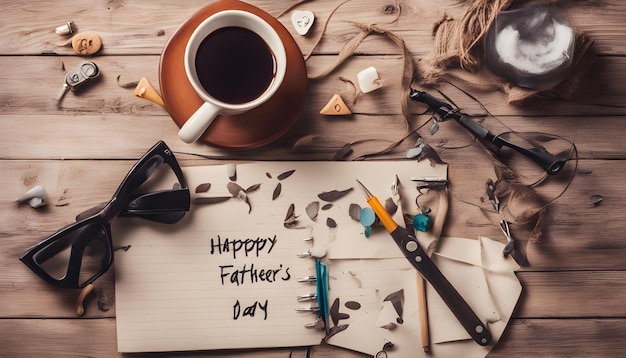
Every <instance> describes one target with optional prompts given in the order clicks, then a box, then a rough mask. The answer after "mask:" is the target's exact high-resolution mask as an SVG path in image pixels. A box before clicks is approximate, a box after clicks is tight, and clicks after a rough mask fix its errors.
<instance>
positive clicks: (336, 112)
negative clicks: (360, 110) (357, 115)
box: [320, 94, 352, 116]
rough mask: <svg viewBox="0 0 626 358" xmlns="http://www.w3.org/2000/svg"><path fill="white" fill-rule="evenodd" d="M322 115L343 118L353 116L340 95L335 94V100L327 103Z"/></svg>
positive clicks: (321, 112) (332, 99)
mask: <svg viewBox="0 0 626 358" xmlns="http://www.w3.org/2000/svg"><path fill="white" fill-rule="evenodd" d="M320 114H325V115H327V116H341V115H347V114H352V112H351V111H350V108H348V106H347V105H346V103H345V102H344V101H343V99H342V98H341V96H340V95H338V94H335V95H333V98H331V99H330V101H328V103H326V105H325V106H324V108H322V110H321V111H320Z"/></svg>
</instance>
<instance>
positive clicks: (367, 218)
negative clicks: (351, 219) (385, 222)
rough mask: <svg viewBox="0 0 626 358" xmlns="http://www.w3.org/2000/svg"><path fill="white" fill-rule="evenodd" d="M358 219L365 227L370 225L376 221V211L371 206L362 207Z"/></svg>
mask: <svg viewBox="0 0 626 358" xmlns="http://www.w3.org/2000/svg"><path fill="white" fill-rule="evenodd" d="M359 221H360V222H361V225H363V226H365V227H367V226H372V225H374V222H375V221H376V213H374V210H372V209H371V208H363V209H361V212H360V213H359Z"/></svg>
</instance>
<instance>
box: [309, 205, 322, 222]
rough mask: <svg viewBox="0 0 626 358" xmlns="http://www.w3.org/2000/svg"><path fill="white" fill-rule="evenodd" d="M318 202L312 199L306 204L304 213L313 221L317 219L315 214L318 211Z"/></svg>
mask: <svg viewBox="0 0 626 358" xmlns="http://www.w3.org/2000/svg"><path fill="white" fill-rule="evenodd" d="M319 209H320V202H319V201H313V202H311V203H309V205H307V206H306V214H307V215H308V216H309V218H311V220H313V221H315V219H317V214H318V213H319Z"/></svg>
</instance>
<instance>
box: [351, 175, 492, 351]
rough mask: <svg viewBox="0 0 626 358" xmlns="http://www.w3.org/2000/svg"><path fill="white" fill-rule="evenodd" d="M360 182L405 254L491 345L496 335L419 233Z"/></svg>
mask: <svg viewBox="0 0 626 358" xmlns="http://www.w3.org/2000/svg"><path fill="white" fill-rule="evenodd" d="M357 183H358V184H359V187H360V188H361V190H362V191H363V194H364V195H365V198H366V199H367V203H368V204H369V206H370V207H371V208H372V210H374V212H375V213H376V215H377V216H378V219H379V220H380V222H381V223H382V224H383V226H384V227H385V230H387V232H389V234H390V235H391V237H392V238H393V240H394V241H395V242H396V244H397V245H398V247H400V250H402V253H403V254H404V256H405V257H406V258H407V260H409V262H410V263H411V265H412V266H413V267H415V268H416V269H417V271H419V272H420V274H422V276H423V277H424V278H425V279H426V280H427V281H428V282H430V284H431V285H432V286H433V288H434V289H435V291H437V293H439V295H440V296H441V298H442V299H443V301H444V302H445V303H446V305H447V306H448V308H450V311H452V313H453V314H454V316H455V317H456V318H457V319H458V320H459V322H460V323H461V325H462V326H463V328H464V329H465V330H466V331H467V333H469V335H470V336H471V337H472V339H473V340H474V341H475V342H476V343H478V344H479V345H481V346H486V345H488V344H490V343H491V339H492V338H491V333H490V332H489V329H488V328H487V326H486V325H485V324H484V323H483V322H482V321H481V320H480V318H478V316H477V315H476V313H474V311H473V310H472V308H471V307H470V306H469V305H468V304H467V302H466V301H465V299H463V297H462V296H461V295H460V294H459V292H458V291H457V290H456V289H455V288H454V286H452V284H451V283H450V281H448V279H447V278H446V277H445V276H444V275H443V274H442V273H441V271H439V268H437V266H436V265H435V263H434V262H433V261H432V260H431V259H430V257H429V256H428V255H427V254H426V252H425V251H424V250H423V249H422V248H421V246H420V244H419V243H418V241H417V239H416V238H415V236H414V235H411V234H410V233H409V232H408V231H407V230H406V229H405V228H403V227H401V226H400V225H398V224H397V223H396V222H395V220H394V219H393V218H392V217H391V215H390V214H389V213H388V212H387V210H386V209H385V207H384V206H383V205H382V204H381V203H380V201H379V200H378V198H377V197H375V196H374V195H372V193H371V192H370V191H369V190H368V189H367V188H366V187H365V186H364V185H363V183H361V182H360V181H358V180H357Z"/></svg>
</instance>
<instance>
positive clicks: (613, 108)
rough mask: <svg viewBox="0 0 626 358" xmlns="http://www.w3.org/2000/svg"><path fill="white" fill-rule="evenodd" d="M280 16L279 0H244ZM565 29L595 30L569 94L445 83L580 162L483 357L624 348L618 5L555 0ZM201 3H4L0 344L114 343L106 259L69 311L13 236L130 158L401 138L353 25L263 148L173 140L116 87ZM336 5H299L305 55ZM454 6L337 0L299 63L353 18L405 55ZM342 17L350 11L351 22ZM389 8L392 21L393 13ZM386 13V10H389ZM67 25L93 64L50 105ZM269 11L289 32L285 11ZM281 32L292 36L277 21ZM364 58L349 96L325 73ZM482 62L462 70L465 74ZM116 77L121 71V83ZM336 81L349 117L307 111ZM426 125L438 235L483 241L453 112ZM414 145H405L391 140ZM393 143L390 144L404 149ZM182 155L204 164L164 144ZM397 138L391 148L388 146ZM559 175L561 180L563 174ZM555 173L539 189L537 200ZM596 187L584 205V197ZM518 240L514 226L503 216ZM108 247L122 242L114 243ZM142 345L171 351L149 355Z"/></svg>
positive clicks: (26, 240)
mask: <svg viewBox="0 0 626 358" xmlns="http://www.w3.org/2000/svg"><path fill="white" fill-rule="evenodd" d="M250 2H251V3H252V4H255V5H257V6H259V7H261V8H263V9H265V10H266V11H268V12H270V13H271V14H274V15H276V14H279V13H280V12H281V11H282V10H284V9H286V8H287V7H288V6H289V5H290V4H291V1H270V0H253V1H250ZM555 2H556V3H558V4H560V5H561V6H562V7H563V8H564V9H565V10H566V11H567V13H568V16H569V18H570V21H571V22H572V24H573V25H574V26H575V27H576V28H577V29H578V30H580V31H583V32H585V33H586V34H587V35H589V36H590V37H591V38H592V39H593V40H594V44H593V51H594V53H595V62H594V65H593V67H592V68H591V70H590V71H588V72H587V73H585V74H584V75H583V77H582V79H581V82H580V83H581V85H580V86H579V87H578V88H577V91H576V92H575V93H574V94H573V95H572V96H571V97H569V98H567V99H566V100H561V101H560V100H548V99H542V100H532V101H529V102H528V103H526V104H525V105H524V106H512V105H508V104H506V102H505V99H506V98H505V95H504V93H502V92H500V91H493V90H491V91H478V90H476V89H475V87H473V86H471V85H470V84H468V83H460V84H461V85H462V86H463V88H464V89H465V90H467V91H469V92H471V93H472V94H473V95H474V96H475V97H476V98H477V99H478V100H480V102H481V103H483V104H484V105H485V106H486V107H487V108H488V109H489V111H490V112H491V113H492V114H494V115H495V116H496V117H497V118H498V119H499V120H500V121H501V123H495V122H493V123H495V124H498V125H502V124H505V125H506V126H508V127H509V128H511V129H513V130H517V131H526V130H532V131H544V132H547V133H556V134H559V135H561V136H562V137H564V138H568V139H570V140H572V141H574V142H575V143H576V146H577V149H578V154H579V158H580V161H579V163H578V167H577V170H576V175H575V177H574V178H573V180H572V182H571V185H570V186H569V188H568V190H567V191H566V192H565V193H564V195H563V196H561V197H560V198H559V199H558V200H556V201H555V202H554V203H553V205H552V206H551V207H550V212H549V215H548V225H547V228H546V230H545V232H544V238H543V240H542V242H540V243H529V244H528V245H527V247H526V249H527V252H528V257H529V260H530V261H531V266H530V267H528V268H525V269H522V270H520V272H519V273H518V276H519V279H520V281H521V282H522V285H523V287H524V292H523V294H522V298H521V300H520V303H519V305H518V308H517V309H516V311H515V314H514V319H513V320H512V322H511V324H510V327H508V329H507V332H506V334H505V336H504V337H503V339H502V340H501V341H500V342H499V343H498V345H497V346H496V347H495V348H494V350H493V351H492V353H491V354H490V356H492V357H528V356H559V357H561V356H584V357H588V356H593V357H614V356H622V355H623V352H625V351H626V343H624V342H626V336H625V335H624V329H623V328H624V327H625V326H626V322H625V321H624V310H623V302H622V299H621V298H622V297H624V296H625V295H626V271H624V268H625V267H626V243H625V241H624V239H625V237H624V232H625V229H626V216H625V215H624V202H625V201H626V185H624V184H623V178H624V176H626V162H625V161H624V159H626V142H625V141H624V140H623V137H624V136H625V135H626V129H625V127H624V121H625V120H626V118H625V117H626V106H625V105H624V103H626V95H625V94H626V57H625V56H624V55H626V42H624V41H623V35H624V32H625V30H626V25H625V24H624V20H623V19H624V18H625V16H626V3H624V2H623V1H619V0H602V1H585V2H581V1H555ZM207 3H208V2H205V1H192V0H187V1H174V2H172V1H169V2H165V1H156V2H155V1H130V0H129V1H120V0H116V1H105V0H98V1H88V2H85V1H76V0H71V1H63V2H55V3H52V4H51V3H49V2H39V1H30V2H23V1H9V0H5V1H2V15H0V19H1V21H0V30H1V31H2V34H3V36H1V37H0V170H2V172H3V175H2V176H1V177H0V185H2V188H3V189H2V190H1V191H0V238H2V245H0V262H2V266H1V268H0V347H2V348H0V356H59V357H61V356H62V357H67V356H98V357H112V356H119V354H118V353H117V352H116V334H115V319H114V318H115V302H114V283H113V282H114V281H113V280H114V270H113V269H111V270H110V271H109V272H108V273H107V274H106V275H105V276H103V277H102V278H101V279H99V280H98V281H96V295H93V296H92V297H90V299H89V300H88V302H87V314H86V316H85V318H81V319H76V317H75V315H74V313H73V310H74V300H75V298H76V295H77V292H75V291H71V290H58V289H55V288H52V287H49V286H48V285H46V284H45V283H43V282H41V280H39V279H37V278H36V277H34V275H33V274H32V273H31V272H30V271H29V270H28V269H27V268H26V267H25V266H24V265H22V264H21V263H19V261H18V260H17V258H18V256H20V255H21V254H22V253H23V252H24V250H25V249H26V248H28V247H29V246H30V245H32V244H34V243H36V242H38V241H39V240H40V239H41V238H43V237H45V236H46V235H47V234H50V233H52V232H53V231H54V230H56V229H58V228H59V227H61V226H62V225H64V224H67V223H69V222H71V221H72V220H73V217H74V216H75V215H76V214H77V213H78V212H81V211H82V210H85V209H87V208H89V207H91V206H93V205H94V204H96V203H99V202H102V201H105V200H108V199H109V197H110V195H111V194H112V193H113V192H114V190H115V189H116V187H117V185H118V183H119V181H120V180H121V178H122V177H123V176H124V175H125V173H126V172H127V170H128V169H129V168H130V166H131V165H132V164H133V163H134V161H135V160H136V158H138V157H139V156H140V155H141V154H143V153H144V152H145V150H146V148H148V147H150V146H151V145H152V144H154V142H156V141H157V140H159V139H163V140H165V141H166V142H167V143H168V145H170V146H171V147H172V149H173V150H175V151H176V152H178V153H181V152H194V153H203V154H210V155H216V156H223V157H225V158H229V159H236V160H311V159H320V160H328V159H331V158H332V155H333V151H332V150H328V151H321V150H316V151H313V150H308V151H293V150H292V146H293V145H294V144H295V143H296V142H297V141H298V139H300V138H302V137H304V136H307V135H317V136H323V137H328V138H333V139H336V140H338V141H342V142H354V141H358V140H362V139H371V138H384V139H385V140H386V141H385V142H382V141H379V142H367V143H366V144H362V145H359V146H357V147H355V151H356V153H357V154H356V155H358V154H362V153H367V152H371V151H375V150H378V149H381V148H384V147H385V146H387V145H388V144H389V143H390V142H393V141H397V140H398V139H400V138H402V137H403V136H404V134H405V133H406V126H405V118H404V117H403V116H402V111H401V105H400V100H401V98H402V96H403V95H405V94H403V92H402V89H401V87H400V85H399V81H400V78H401V75H402V73H401V72H400V71H401V65H402V58H401V56H400V51H399V49H398V48H397V47H396V46H394V45H393V44H392V43H391V42H390V41H389V40H388V39H385V38H383V37H381V36H370V37H368V38H367V39H366V40H365V41H364V42H363V43H362V44H361V46H359V48H358V49H357V52H356V54H355V56H353V57H351V58H350V59H348V61H346V62H345V63H344V65H342V66H341V67H340V68H338V69H337V70H336V71H335V72H333V73H331V74H330V75H329V76H327V77H326V78H324V79H322V80H319V81H313V82H311V83H310V87H309V98H308V99H307V103H306V106H305V110H304V112H303V114H302V115H301V118H300V120H299V121H298V122H297V124H296V125H295V126H294V127H293V128H292V129H291V130H290V131H289V132H288V133H287V134H286V135H285V136H284V137H283V138H281V139H280V140H278V141H277V142H275V143H273V144H271V145H269V146H267V147H264V148H260V149H256V150H251V151H237V152H232V151H225V150H221V149H216V148H211V147H208V146H204V145H187V144H184V143H182V142H180V141H179V140H178V139H177V135H176V133H177V127H176V125H175V124H174V123H173V121H172V120H171V119H170V117H169V116H168V114H167V113H166V112H165V111H164V110H163V109H162V108H161V107H159V106H157V105H155V104H152V103H150V102H148V101H146V100H143V99H139V98H136V97H134V96H133V95H132V89H128V88H122V87H120V86H119V85H118V81H119V82H120V83H122V84H123V83H127V82H132V81H137V80H139V78H141V77H147V78H148V79H150V81H151V82H152V83H153V84H154V85H155V86H156V87H157V89H158V66H159V54H160V52H161V50H162V48H163V46H164V45H165V43H166V41H167V39H168V38H169V36H170V35H171V34H172V33H173V32H174V31H175V30H176V28H177V27H178V26H179V25H180V24H181V23H182V22H183V21H184V20H185V19H186V18H188V17H189V16H191V14H193V12H195V11H196V10H198V9H200V8H202V7H203V6H205V5H206V4H207ZM340 3H341V1H338V0H337V1H335V0H333V1H330V0H328V1H327V0H324V1H322V0H318V1H309V2H306V3H304V4H303V5H300V7H299V8H302V9H309V10H312V11H314V13H315V14H316V16H317V21H318V23H317V24H316V26H315V27H314V29H313V32H312V34H311V36H308V37H300V36H298V35H294V37H295V39H296V41H297V42H298V44H299V46H300V47H301V49H302V51H303V53H304V54H308V53H309V52H310V51H311V49H312V47H313V44H314V42H315V39H316V38H317V36H319V35H320V34H321V31H322V24H323V22H324V21H325V20H326V18H327V17H328V16H329V14H330V13H331V11H332V10H333V9H334V8H335V7H336V6H337V5H339V4H340ZM462 10H463V9H462V6H461V5H460V4H459V2H457V1H448V0H446V1H435V0H427V1H421V0H420V1H416V0H401V1H397V2H396V1H387V2H380V1H372V0H352V1H350V2H347V3H346V4H344V5H342V6H341V7H340V8H339V9H338V10H337V11H336V13H335V14H334V15H333V18H332V21H330V23H329V25H328V28H327V31H326V34H325V36H324V39H323V41H322V42H321V43H320V45H319V46H318V47H317V48H316V50H315V51H314V55H313V56H312V57H311V58H310V59H309V61H308V62H307V68H308V72H309V74H311V75H314V74H317V73H320V72H322V71H323V70H325V69H326V68H328V67H329V66H330V65H331V64H332V63H333V62H334V61H335V58H336V57H335V55H336V54H337V53H338V51H339V50H340V49H341V48H342V47H343V46H344V45H345V44H346V43H347V42H349V41H350V40H351V39H352V38H353V37H354V36H355V35H356V34H357V33H358V30H357V29H356V28H355V27H354V25H353V24H351V23H350V21H355V22H358V23H363V24H371V23H379V24H381V26H384V27H385V28H387V29H389V30H391V31H393V32H395V33H397V34H399V35H400V36H402V37H403V39H404V40H405V42H406V45H407V48H408V49H409V51H410V52H411V54H412V55H413V57H414V58H415V59H416V60H418V59H421V58H423V57H425V56H427V55H428V54H429V53H430V51H431V48H432V43H433V41H432V35H431V27H432V24H433V22H435V21H436V20H437V19H439V18H440V17H441V16H442V15H443V14H444V13H448V14H450V15H452V16H459V15H460V14H461V13H462ZM355 14H358V15H357V16H355ZM398 15H399V17H398ZM396 17H397V21H395V22H394V19H396ZM68 20H71V21H73V22H74V24H75V27H76V30H77V32H81V31H95V32H97V33H98V34H99V35H100V36H101V37H102V39H103V43H104V48H103V50H102V52H101V53H99V54H98V55H97V56H96V57H93V58H90V59H92V60H94V61H96V62H97V63H98V65H99V67H100V69H101V71H102V76H101V78H100V79H99V80H98V82H97V83H94V84H93V86H89V87H87V88H85V89H84V90H83V91H81V92H79V93H75V94H74V93H69V94H68V95H67V96H66V97H65V99H64V100H63V102H62V104H61V106H57V104H56V102H55V101H54V97H55V96H56V94H57V93H58V91H59V89H60V86H61V84H62V80H63V76H64V73H65V71H64V70H65V69H69V68H71V67H72V66H73V65H76V64H77V63H79V62H80V61H81V60H83V59H82V58H80V57H77V56H75V55H73V53H72V50H71V49H70V48H69V47H67V46H63V43H64V42H66V41H67V38H64V37H60V36H58V35H56V34H55V33H54V28H55V27H56V26H58V25H61V24H63V23H65V22H66V21H68ZM279 20H280V21H281V22H282V23H283V24H285V26H286V27H287V28H288V29H290V30H291V25H290V23H289V15H288V13H287V14H286V15H283V16H281V17H280V18H279ZM292 33H294V34H295V32H292ZM371 65H373V66H375V67H376V68H377V70H378V72H379V74H381V77H382V78H383V79H384V81H385V82H384V83H385V87H383V89H381V90H379V91H377V92H374V93H372V94H367V95H360V96H359V97H358V98H357V99H356V102H352V101H353V100H354V88H353V87H351V85H350V84H348V83H346V82H344V81H342V80H341V79H340V77H343V78H346V79H348V80H351V81H356V74H357V72H358V71H360V70H362V69H363V68H365V67H368V66H371ZM483 75H484V74H478V75H464V77H466V78H468V79H469V82H470V83H473V84H476V83H478V84H480V83H482V82H483V80H484V76H483ZM118 76H119V80H118ZM442 89H443V90H444V92H445V93H447V94H448V95H450V96H451V97H453V98H454V99H455V101H456V102H457V104H459V105H460V106H461V107H463V108H467V109H470V110H475V111H478V110H479V107H478V106H477V104H476V103H475V102H474V101H472V100H471V99H470V98H469V97H467V96H465V95H464V94H463V93H462V92H460V91H458V90H454V89H453V88H451V87H450V86H443V87H442ZM334 93H339V94H341V95H342V96H343V97H344V99H346V101H348V103H349V105H350V108H351V109H352V111H353V112H354V113H355V115H354V116H351V117H348V118H329V117H324V116H321V115H319V113H318V112H319V109H320V108H321V107H322V106H323V105H324V104H325V103H326V102H327V101H328V99H330V97H331V96H332V95H333V94H334ZM424 110H425V108H424V107H423V106H420V105H419V104H415V103H411V104H410V111H411V113H412V115H411V116H410V118H409V123H410V126H411V128H417V127H418V126H420V125H422V124H424V123H426V122H427V121H428V119H429V115H426V114H422V113H423V112H424ZM428 127H429V125H426V126H425V127H424V128H423V129H421V130H420V131H419V133H420V134H421V135H422V136H424V138H425V139H426V140H427V141H428V142H429V143H431V144H432V145H433V146H434V147H435V148H436V149H437V151H438V153H439V155H440V156H441V157H442V159H443V160H445V161H446V162H448V163H449V164H450V172H449V176H450V181H451V185H450V190H451V203H450V213H449V216H448V221H447V225H446V227H445V229H444V234H446V235H451V236H462V237H476V236H478V235H483V236H488V237H492V238H495V239H499V240H504V238H503V237H502V236H501V233H500V231H499V230H498V228H497V227H496V226H495V225H494V223H493V222H492V221H491V220H490V218H489V217H488V216H486V215H485V214H484V213H483V212H482V211H481V210H480V209H479V208H478V206H479V205H480V198H481V196H482V195H483V190H484V182H485V179H487V178H490V177H493V170H492V169H491V167H490V165H489V163H488V159H487V157H486V155H485V154H484V153H483V152H482V151H481V150H480V149H479V148H477V146H476V145H474V146H471V147H469V148H466V149H464V150H452V149H445V148H443V147H440V146H438V144H440V143H447V144H449V146H452V144H455V143H457V144H458V143H466V142H467V140H468V136H467V133H465V132H464V130H463V129H461V128H460V127H459V126H458V125H457V124H456V123H452V122H449V123H448V122H446V123H443V124H441V129H440V130H439V132H438V133H437V134H436V135H435V136H430V134H428ZM412 144H413V143H412V142H411V141H410V140H409V141H407V142H406V143H405V146H410V145H412ZM402 148H403V147H401V149H402ZM177 156H178V158H179V161H180V162H181V164H182V165H183V166H191V165H201V164H210V163H214V162H213V161H209V160H203V159H198V158H197V157H194V156H189V155H184V154H177ZM402 156H403V153H402V150H399V151H397V152H394V153H393V154H392V155H391V156H389V157H402ZM36 184H41V185H43V186H44V187H45V188H46V189H47V191H48V197H47V199H48V202H49V205H48V206H47V207H46V208H45V209H43V210H33V209H31V208H29V207H26V206H17V205H16V204H15V203H14V200H15V198H16V197H17V196H18V195H19V194H21V193H22V192H23V191H25V190H26V189H28V188H30V187H32V186H33V185H36ZM561 184H563V183H561ZM562 186H563V185H560V186H559V185H557V186H555V187H549V188H548V189H547V191H546V193H547V195H548V196H550V197H553V196H556V195H557V194H558V192H559V190H560V188H562ZM594 194H599V195H602V196H603V197H604V200H603V202H602V203H601V204H600V205H599V206H593V205H592V204H591V203H590V201H589V199H588V198H589V196H590V195H594ZM513 229H514V230H516V232H518V233H519V234H520V237H522V238H523V239H524V238H525V237H526V236H525V235H526V234H527V233H528V230H527V228H524V227H513ZM119 254H123V253H119ZM291 353H293V354H292V356H293V357H304V356H306V351H305V350H304V349H294V350H291V349H275V350H259V351H246V352H202V353H189V354H186V353H181V354H179V355H177V356H182V357H184V356H194V357H200V356H206V357H235V356H242V357H286V356H289V355H290V354H291ZM149 356H171V355H170V354H168V355H158V354H155V355H149ZM312 356H314V357H316V356H317V357H342V358H347V357H361V356H362V355H359V354H356V353H354V352H349V351H346V350H342V349H337V348H332V347H326V346H320V347H316V348H314V349H313V351H312Z"/></svg>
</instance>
